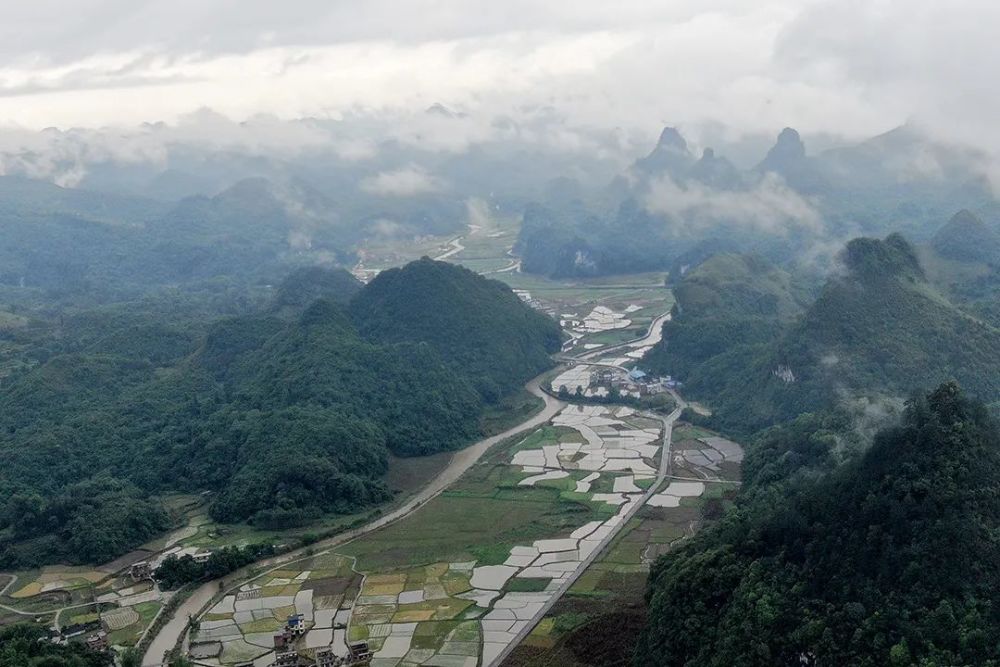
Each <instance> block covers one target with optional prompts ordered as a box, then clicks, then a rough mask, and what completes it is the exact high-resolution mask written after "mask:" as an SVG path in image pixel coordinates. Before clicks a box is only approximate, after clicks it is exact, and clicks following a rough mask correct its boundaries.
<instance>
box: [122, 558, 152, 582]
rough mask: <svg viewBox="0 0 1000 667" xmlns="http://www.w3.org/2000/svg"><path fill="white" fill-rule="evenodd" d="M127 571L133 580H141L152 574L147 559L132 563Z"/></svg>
mask: <svg viewBox="0 0 1000 667" xmlns="http://www.w3.org/2000/svg"><path fill="white" fill-rule="evenodd" d="M128 573H129V576H130V577H132V580H133V581H141V580H143V579H149V578H150V577H152V576H153V568H152V566H151V565H150V564H149V561H145V560H142V561H139V562H138V563H132V566H131V567H130V568H129V572H128Z"/></svg>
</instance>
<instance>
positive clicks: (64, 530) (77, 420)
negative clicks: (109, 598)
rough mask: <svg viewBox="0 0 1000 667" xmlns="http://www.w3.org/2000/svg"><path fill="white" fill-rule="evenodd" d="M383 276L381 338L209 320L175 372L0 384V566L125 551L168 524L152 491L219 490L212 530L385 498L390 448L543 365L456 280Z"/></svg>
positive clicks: (551, 329) (424, 437)
mask: <svg viewBox="0 0 1000 667" xmlns="http://www.w3.org/2000/svg"><path fill="white" fill-rule="evenodd" d="M393 275H394V274H393V273H392V272H389V276H388V279H387V280H392V279H393ZM395 275H398V276H402V277H403V278H404V280H405V281H406V283H407V284H406V285H405V286H400V287H399V288H398V289H399V290H400V291H401V292H403V293H404V298H403V299H402V300H396V299H394V298H392V297H393V296H394V295H386V294H385V293H384V290H385V289H396V288H394V287H392V286H391V285H390V286H389V287H387V286H386V282H385V281H383V283H382V284H381V286H380V285H378V284H375V283H373V284H372V285H369V286H368V287H365V288H364V289H363V290H362V291H361V292H360V293H358V294H357V295H356V297H355V298H356V302H357V303H361V304H362V305H367V306H368V308H367V309H362V310H361V311H360V312H361V313H364V314H367V316H368V318H369V319H361V318H359V321H360V322H365V323H367V324H369V325H370V324H372V323H373V322H379V321H386V322H391V323H392V330H391V332H390V333H391V334H392V335H391V336H385V337H382V338H384V339H383V340H376V338H379V337H378V336H374V335H371V336H369V338H368V339H366V338H364V337H362V336H361V335H360V334H359V331H358V329H357V328H356V327H355V324H354V322H353V321H352V319H351V317H350V316H349V314H348V313H347V312H346V311H345V310H344V308H342V307H341V306H339V305H337V304H335V303H333V302H332V301H328V300H324V299H320V300H317V301H314V302H313V303H312V304H311V305H309V306H308V307H307V308H305V309H304V310H303V311H302V312H301V314H300V315H299V316H297V317H292V316H291V310H290V311H289V312H288V313H285V318H279V317H275V316H273V315H272V314H271V313H272V311H271V309H270V308H268V309H266V310H264V311H263V312H259V313H255V314H253V315H248V316H242V317H236V318H229V319H224V320H220V321H218V322H216V323H215V324H214V325H213V326H211V327H210V328H209V330H208V332H207V334H205V335H204V337H203V340H201V341H200V342H198V343H197V345H196V346H195V348H196V349H195V350H194V352H193V353H191V354H189V355H188V356H187V357H185V358H184V359H183V360H181V361H179V362H176V363H173V364H172V365H165V366H160V367H157V366H154V365H153V364H152V363H150V362H149V361H147V360H145V359H133V358H129V357H127V356H122V355H124V354H127V353H129V352H130V348H128V347H127V346H119V347H117V348H115V349H116V351H117V352H118V354H96V353H91V352H86V351H85V352H74V353H72V354H60V355H57V356H54V357H53V358H51V359H50V360H48V361H47V362H46V363H43V364H41V365H39V366H38V367H37V368H35V369H33V370H31V371H29V372H25V373H22V374H20V375H18V376H17V377H15V378H12V380H11V381H10V382H9V383H8V384H5V385H3V386H2V387H0V462H2V463H3V464H4V466H5V469H6V470H7V471H8V472H9V474H8V475H6V476H4V477H3V478H2V479H0V566H4V567H15V566H24V565H33V564H38V563H45V562H51V561H53V560H61V559H64V560H71V561H74V562H92V561H95V560H107V559H110V558H112V557H114V556H116V555H118V554H120V553H122V552H124V551H128V550H129V549H131V548H133V547H134V546H136V545H137V544H141V543H142V542H145V541H146V540H147V539H149V537H151V536H152V535H154V534H156V533H157V532H159V531H162V530H163V529H165V528H166V527H167V518H166V515H165V514H164V513H163V512H162V511H161V510H160V509H159V507H158V505H157V504H156V503H155V502H153V501H152V500H151V499H150V494H152V493H170V492H176V491H187V492H191V491H201V490H205V489H209V490H213V491H215V492H216V493H215V495H214V496H213V499H214V500H213V503H212V505H211V508H210V512H211V514H212V516H213V517H214V518H216V519H217V520H220V521H226V522H235V521H244V520H246V521H250V522H252V523H254V524H256V525H259V526H264V527H290V526H295V525H301V524H303V523H307V522H309V521H311V520H312V519H315V518H316V517H317V516H319V515H320V514H321V513H324V512H335V513H348V512H355V511H358V510H360V509H362V508H364V507H365V506H368V505H371V504H372V503H375V502H379V501H383V500H386V499H388V498H389V497H390V495H391V494H390V492H389V490H388V488H387V487H386V485H385V483H384V481H383V479H382V477H383V475H384V474H385V472H386V469H387V463H388V456H389V453H390V452H392V453H395V454H397V455H403V456H407V455H411V456H412V455H422V454H430V453H434V452H438V451H442V450H448V449H455V448H457V447H460V446H462V445H464V444H466V443H468V442H469V441H471V440H473V439H474V438H476V437H477V436H478V435H479V433H480V432H481V426H480V419H481V417H482V415H483V401H482V398H481V396H480V393H479V392H477V391H476V388H475V387H479V388H480V389H481V391H482V388H483V387H484V386H485V387H487V388H489V389H491V390H492V391H494V392H495V395H496V396H497V397H499V396H500V395H501V393H505V392H506V391H508V390H509V389H513V388H515V387H517V386H519V384H520V383H522V382H523V381H524V380H526V379H528V377H530V376H531V375H533V374H535V373H536V372H537V371H538V370H541V369H542V368H545V367H546V366H547V364H548V363H550V362H549V359H548V356H547V354H546V351H545V350H546V346H547V345H551V344H552V343H553V342H555V343H558V338H557V337H555V338H554V337H553V334H554V333H557V332H558V329H557V328H556V327H555V325H554V323H552V322H551V321H550V320H549V319H548V318H546V317H544V316H541V315H538V314H536V313H535V312H534V311H532V310H531V309H530V308H529V307H528V306H527V305H525V304H523V303H522V302H521V301H520V300H519V299H518V298H517V297H516V296H515V295H514V294H513V293H511V292H510V290H509V289H508V288H506V287H503V286H502V285H500V284H499V283H494V282H493V281H487V280H485V279H482V278H480V277H479V276H477V275H475V274H472V273H471V272H468V271H465V270H464V269H458V268H457V267H451V266H447V265H440V264H437V263H434V262H430V261H429V260H428V261H426V262H418V263H417V266H416V267H415V268H411V267H408V268H407V269H403V270H401V271H399V272H396V274H395ZM321 277H322V276H321ZM300 278H301V276H300ZM333 278H334V280H333V283H334V284H335V285H334V286H335V288H336V289H335V290H334V292H335V294H339V295H340V296H343V294H342V290H343V288H344V285H343V284H342V282H343V281H341V280H340V276H333ZM306 282H309V281H308V280H306ZM350 286H351V285H350V283H348V287H350ZM306 287H310V286H309V285H307V286H306ZM314 287H317V285H312V286H311V287H310V289H312V288H314ZM327 287H329V285H327V284H326V281H325V280H319V281H318V289H319V291H321V292H322V291H326V288H327ZM370 290H371V291H373V292H374V294H370V293H369V291H370ZM307 291H308V290H307ZM292 310H294V309H292ZM380 318H381V319H380ZM439 337H440V338H441V340H438V338H439ZM426 340H429V341H433V343H432V342H424V341H426ZM449 340H450V341H452V342H453V343H454V349H450V348H448V347H447V344H446V343H447V341H449ZM536 369H537V370H536ZM484 380H486V383H485V384H484ZM83 495H87V496H88V498H89V500H88V501H87V502H86V503H81V502H79V501H78V499H79V498H80V497H82V496H83ZM25 517H27V519H25ZM116 517H117V518H116Z"/></svg>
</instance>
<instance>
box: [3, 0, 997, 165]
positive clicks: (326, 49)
mask: <svg viewBox="0 0 1000 667" xmlns="http://www.w3.org/2000/svg"><path fill="white" fill-rule="evenodd" d="M0 19H2V20H0V125H16V126H21V127H24V128H42V127H46V126H58V127H63V128H66V127H71V126H105V125H122V126H129V125H135V124H137V123H140V122H143V121H159V120H164V121H168V122H174V121H176V119H177V118H178V117H180V116H182V115H184V114H186V113H190V112H192V111H194V110H196V109H199V108H204V107H208V108H211V109H214V110H216V111H218V112H220V113H222V114H225V115H226V116H229V117H231V118H233V119H237V120H242V119H245V118H248V117H250V116H253V115H255V114H274V115H277V116H278V117H281V118H296V117H302V116H322V117H337V116H338V114H340V113H343V112H345V111H354V112H357V111H358V110H361V111H366V110H377V111H385V110H407V109H413V110H416V109H422V108H425V107H427V106H429V105H430V104H432V103H434V102H441V103H443V104H445V105H447V106H449V107H450V108H455V109H461V110H465V111H469V112H471V113H484V112H485V113H508V112H510V111H511V110H516V109H524V108H536V107H546V106H552V107H554V108H556V109H558V110H559V111H560V113H563V114H566V115H568V116H570V117H572V118H573V120H574V122H577V123H580V124H584V125H586V124H590V125H594V126H604V127H625V128H629V129H634V128H638V127H648V128H651V130H650V131H651V132H655V128H657V127H659V126H661V125H663V124H667V123H669V124H677V125H681V126H684V125H685V124H693V123H698V122H704V121H717V122H719V123H722V124H723V125H725V126H727V127H730V128H733V130H734V131H736V132H768V133H772V132H776V131H777V130H778V129H780V128H781V127H783V126H785V125H791V126H794V127H797V128H799V129H800V130H802V131H804V132H807V133H810V132H811V133H817V132H830V133H837V134H844V135H847V136H864V135H869V134H874V133H877V132H880V131H883V130H886V129H889V128H891V127H892V126H894V125H898V124H900V123H902V122H904V121H906V120H907V119H916V120H918V121H921V122H924V123H926V124H927V125H929V126H931V127H933V128H935V129H937V130H938V131H940V132H944V133H948V134H953V135H955V136H957V137H959V138H963V139H967V140H978V139H979V138H983V141H989V142H994V147H995V146H996V145H997V144H1000V132H997V130H995V129H993V127H994V125H995V124H996V123H995V118H996V117H997V116H998V113H1000V102H998V96H997V94H996V92H995V86H996V83H995V81H996V79H997V76H996V71H997V69H998V65H1000V40H997V39H996V35H995V31H996V29H997V26H1000V3H996V2H986V1H978V2H977V1H973V0H948V2H942V1H941V0H760V1H753V0H750V1H747V2H736V1H731V0H676V1H660V2H656V1H649V0H645V1H643V0H616V1H615V2H609V1H608V0H572V1H564V0H544V1H538V2H528V1H527V0H505V1H503V2H497V1H496V0H489V1H486V2H483V1H480V0H426V1H421V0H364V1H358V0H351V1H346V0H283V1H281V2H276V1H274V0H72V1H71V2H66V0H33V1H32V2H17V3H15V2H13V1H12V0H5V1H4V2H3V9H2V11H0Z"/></svg>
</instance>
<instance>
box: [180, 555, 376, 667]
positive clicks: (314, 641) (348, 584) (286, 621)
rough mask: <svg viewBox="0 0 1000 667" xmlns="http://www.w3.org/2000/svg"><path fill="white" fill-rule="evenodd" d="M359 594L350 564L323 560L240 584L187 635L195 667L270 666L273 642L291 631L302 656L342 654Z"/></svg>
mask: <svg viewBox="0 0 1000 667" xmlns="http://www.w3.org/2000/svg"><path fill="white" fill-rule="evenodd" d="M360 590H361V575H359V574H357V573H356V572H354V570H353V569H352V560H351V559H350V558H345V557H342V556H336V555H332V554H322V555H317V556H313V557H311V558H307V559H305V560H302V561H297V562H295V563H290V564H288V565H286V566H283V568H282V569H280V570H274V571H272V572H269V573H267V574H264V575H261V576H260V577H258V578H256V579H253V580H251V581H249V582H247V583H245V584H243V585H242V586H241V587H240V588H239V589H238V590H236V591H232V592H230V593H229V594H227V595H226V596H225V597H223V598H222V600H220V601H219V602H218V603H216V604H215V605H214V606H213V607H212V608H210V609H209V610H208V612H207V613H206V614H205V615H204V616H202V618H201V619H200V621H199V625H198V629H197V631H195V632H194V633H193V634H192V638H191V654H192V656H196V657H197V659H198V662H199V664H205V665H233V664H237V663H244V662H254V663H255V664H270V662H271V661H272V660H273V659H274V646H275V644H274V636H275V635H276V634H280V633H282V632H283V631H284V630H285V628H286V627H289V626H290V625H291V626H293V627H295V628H296V631H295V633H294V639H293V645H294V646H295V648H297V649H300V650H301V651H303V652H304V653H310V652H315V649H317V648H320V647H325V646H331V645H332V646H334V648H335V649H337V650H338V651H339V652H340V654H341V655H342V654H344V653H346V650H347V645H346V637H347V624H348V621H349V619H350V616H351V609H352V607H353V606H354V603H355V599H356V598H357V597H358V593H359V591H360Z"/></svg>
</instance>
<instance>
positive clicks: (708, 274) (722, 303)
mask: <svg viewBox="0 0 1000 667" xmlns="http://www.w3.org/2000/svg"><path fill="white" fill-rule="evenodd" d="M674 295H675V297H676V300H677V309H676V312H675V313H674V315H675V317H673V318H672V319H671V320H670V321H669V322H667V323H666V324H665V325H664V328H663V333H664V336H663V342H661V344H659V345H657V346H656V347H655V348H654V349H653V350H651V351H650V352H649V354H647V355H646V358H645V359H644V363H645V364H646V365H648V366H650V367H652V368H655V369H658V370H662V371H663V372H665V373H671V374H673V375H677V376H679V377H682V378H688V376H689V375H691V373H692V372H694V371H696V369H697V368H698V366H699V365H700V364H701V363H703V362H705V361H707V360H708V359H711V358H712V357H715V356H716V355H719V354H722V353H725V352H730V351H732V350H733V349H734V348H747V347H749V346H753V345H761V344H765V343H769V342H772V341H773V340H774V337H775V332H777V331H780V330H781V328H782V327H783V326H785V325H787V324H788V323H790V322H791V321H792V320H793V319H794V318H795V317H797V316H798V315H800V314H801V313H802V312H803V310H804V308H805V305H804V304H806V303H807V302H808V300H809V295H808V294H807V292H806V290H805V289H803V288H802V287H801V286H799V285H798V284H797V283H796V281H795V280H794V279H793V278H792V276H791V275H790V274H789V273H788V272H787V271H784V270H783V269H780V268H778V267H777V266H775V265H774V264H773V263H771V262H770V261H768V260H767V259H765V258H763V257H760V256H756V255H740V254H736V253H719V254H716V255H712V256H711V257H709V258H708V259H707V260H705V261H704V262H702V263H701V264H699V265H698V266H696V267H695V268H693V269H691V270H690V271H688V272H687V273H686V275H685V276H684V278H683V280H681V281H680V283H679V284H678V285H677V286H676V287H675V288H674Z"/></svg>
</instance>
